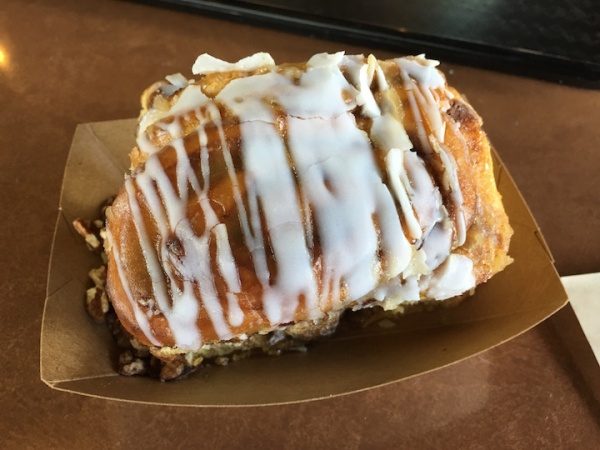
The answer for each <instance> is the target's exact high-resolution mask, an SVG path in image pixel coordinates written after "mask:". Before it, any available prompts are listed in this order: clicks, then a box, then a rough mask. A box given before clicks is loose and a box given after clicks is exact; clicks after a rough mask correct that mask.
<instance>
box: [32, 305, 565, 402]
mask: <svg viewBox="0 0 600 450" xmlns="http://www.w3.org/2000/svg"><path fill="white" fill-rule="evenodd" d="M565 307H568V305H566V304H565V305H563V306H562V307H560V308H559V309H558V310H556V311H554V312H553V313H550V315H552V314H554V313H556V312H559V311H561V310H564V308H565ZM550 315H548V316H546V317H542V318H541V319H540V320H539V321H537V322H535V323H532V324H531V325H530V326H528V327H526V328H523V329H521V330H520V331H518V332H517V333H516V334H514V335H512V336H509V337H507V338H506V339H503V340H501V341H499V342H497V343H495V344H493V345H491V346H489V347H486V348H483V349H481V350H479V351H477V352H476V353H473V354H470V355H467V356H464V357H462V358H459V359H456V360H453V361H450V362H447V363H445V364H443V365H440V366H437V367H433V368H431V369H428V370H425V371H422V372H418V373H413V374H411V375H408V376H405V377H402V378H398V379H395V380H390V381H386V382H383V383H377V384H374V385H370V386H365V387H363V388H359V389H353V390H347V391H343V392H337V393H334V394H329V395H319V396H314V397H307V398H302V399H294V400H288V401H274V402H264V403H260V402H251V403H227V404H222V403H214V404H212V403H205V404H195V403H176V402H168V401H150V400H139V399H131V398H123V397H111V396H109V395H101V394H97V393H92V392H89V391H85V390H81V388H80V389H77V388H78V384H80V383H79V382H86V381H90V380H96V381H108V380H111V379H114V378H115V377H119V376H120V375H118V374H116V373H113V374H107V375H101V376H93V377H81V378H73V379H70V380H56V381H52V382H51V381H47V380H44V379H42V381H44V383H45V384H46V385H47V386H49V387H50V388H51V389H54V390H57V391H61V392H65V393H69V394H78V395H82V396H84V397H91V398H98V399H102V400H112V401H119V402H125V403H132V404H141V405H151V406H171V407H186V408H247V407H265V406H282V405H291V404H298V403H308V402H315V401H320V400H326V399H332V398H338V397H344V396H347V395H351V394H356V393H360V392H365V391H368V390H371V389H376V388H381V387H385V386H390V385H392V384H395V383H400V382H402V381H405V380H409V379H412V378H414V377H417V376H421V375H425V374H428V373H432V372H434V371H437V370H441V369H444V368H447V367H450V366H452V365H454V364H458V363H460V362H462V361H465V360H467V359H469V358H472V357H476V356H478V355H481V354H482V353H485V352H487V351H488V350H491V349H493V348H496V347H498V346H500V345H502V344H504V343H506V342H508V341H511V340H512V339H514V338H516V337H518V336H521V335H522V334H524V333H526V332H528V331H529V330H531V329H532V328H534V327H536V326H537V325H539V324H540V323H541V322H543V321H545V320H546V319H547V318H548V317H549V316H550ZM183 382H185V380H184V381H183Z"/></svg>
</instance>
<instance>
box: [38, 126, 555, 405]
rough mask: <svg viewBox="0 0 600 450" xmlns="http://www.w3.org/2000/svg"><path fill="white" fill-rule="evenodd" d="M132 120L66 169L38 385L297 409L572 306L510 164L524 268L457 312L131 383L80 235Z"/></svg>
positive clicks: (512, 332) (106, 129)
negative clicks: (98, 300)
mask: <svg viewBox="0 0 600 450" xmlns="http://www.w3.org/2000/svg"><path fill="white" fill-rule="evenodd" d="M135 124H136V121H135V120H118V121H110V122H98V123H89V124H82V125H79V126H78V127H77V129H76V131H75V136H74V138H73V144H72V147H71V151H70V155H69V159H68V161H67V165H66V169H65V175H64V181H63V189H62V194H61V200H60V208H59V214H58V218H57V222H56V231H55V235H54V242H53V247H52V254H51V260H50V267H49V273H48V287H47V298H46V305H45V309H44V317H43V320H42V336H41V362H40V364H41V378H42V380H43V381H44V382H45V383H46V384H48V386H50V387H51V388H54V389H58V390H63V391H67V392H73V393H78V394H84V395H91V396H96V397H103V398H110V399H116V400H126V401H137V402H146V403H157V404H169V405H185V406H241V405H266V404H275V403H288V402H299V401H306V400H314V399H319V398H325V397H331V396H335V395H341V394H347V393H351V392H356V391H359V390H364V389H370V388H373V387H376V386H381V385H383V384H386V383H391V382H395V381H399V380H402V379H404V378H407V377H411V376H415V375H418V374H422V373H425V372H428V371H431V370H434V369H438V368H440V367H443V366H446V365H449V364H452V363H454V362H457V361H460V360H462V359H464V358H467V357H469V356H472V355H474V354H476V353H479V352H482V351H484V350H487V349H489V348H491V347H493V346H495V345H498V344H500V343H502V342H505V341H507V340H509V339H511V338H513V337H515V336H517V335H518V334H520V333H523V332H524V331H526V330H528V329H529V328H531V327H533V326H534V325H536V324H537V323H539V322H541V321H542V320H544V319H545V318H547V317H548V316H550V315H551V314H552V313H554V312H555V311H557V310H558V309H559V308H561V307H562V306H563V305H564V304H565V303H566V302H567V295H566V293H565V291H564V289H563V287H562V285H561V282H560V279H559V277H558V275H557V273H556V270H555V269H554V265H553V260H552V257H551V255H550V252H549V250H548V248H547V246H546V244H545V242H544V239H543V237H542V235H541V233H540V231H539V229H538V227H537V225H536V223H535V221H534V219H533V217H532V216H531V213H530V211H529V209H528V208H527V205H526V204H525V202H524V200H523V198H522V196H521V194H520V193H519V191H518V189H517V188H516V186H515V184H514V182H513V180H512V179H511V177H510V175H509V174H508V172H507V171H506V169H505V168H504V166H503V164H502V162H501V161H500V160H499V159H498V157H497V155H494V161H495V169H496V170H495V174H496V180H497V183H498V186H499V189H500V192H501V193H502V195H503V198H504V204H505V206H506V208H507V212H508V215H509V216H510V221H511V225H512V226H513V228H514V230H515V234H514V237H513V240H512V244H511V248H510V254H511V255H512V257H513V258H514V259H515V262H514V263H513V264H512V265H510V266H509V267H508V268H507V269H506V270H505V271H504V272H502V273H500V274H498V275H497V276H495V277H494V278H493V279H492V280H490V281H489V282H488V283H486V284H484V285H482V286H480V287H478V288H477V290H476V294H475V295H474V296H473V297H471V298H469V299H468V300H466V301H464V302H462V303H461V304H460V305H459V306H457V307H454V308H439V309H437V310H435V311H432V312H424V313H415V314H410V315H407V316H404V317H402V318H401V319H400V320H399V323H398V326H397V327H395V328H393V329H391V330H389V329H388V330H384V329H381V328H377V327H372V328H367V329H360V330H351V331H349V332H346V333H343V334H338V335H335V336H334V337H332V338H329V339H326V340H323V341H320V342H318V343H315V344H313V345H312V346H311V348H310V350H309V351H308V353H305V354H304V353H302V354H301V353H290V354H284V355H283V356H280V357H276V358H275V357H255V358H250V359H246V360H243V361H239V362H236V363H234V364H231V365H230V366H227V367H209V368H206V369H204V370H200V371H199V372H198V373H196V374H193V375H192V376H190V377H189V378H187V379H185V380H181V381H177V382H173V383H159V382H158V381H156V380H153V379H148V378H142V377H133V378H128V377H123V376H119V375H118V374H117V373H116V372H115V368H114V365H113V361H114V353H115V352H116V349H115V345H114V343H113V342H112V338H111V337H110V335H109V332H108V330H107V329H106V327H105V326H103V325H98V324H95V323H93V321H92V320H91V319H90V318H89V317H88V316H87V313H86V311H85V308H84V306H83V298H84V294H85V289H86V287H87V286H88V280H87V272H88V270H89V269H90V268H92V267H95V266H97V265H98V263H99V261H98V257H97V256H96V255H94V254H92V253H91V252H89V251H88V250H87V249H86V247H85V245H84V244H83V242H82V239H81V238H80V237H79V236H77V235H76V233H75V232H74V231H73V229H72V228H71V225H70V224H71V221H72V220H73V219H74V218H76V217H85V218H93V217H94V216H95V215H96V214H97V213H98V208H99V205H100V204H101V203H102V202H103V201H104V200H105V199H106V198H107V197H109V196H111V195H114V194H115V192H117V190H118V188H119V186H120V185H121V183H122V182H123V174H124V173H125V170H126V168H127V166H128V157H127V155H128V153H129V151H130V149H131V147H132V146H133V135H134V129H135Z"/></svg>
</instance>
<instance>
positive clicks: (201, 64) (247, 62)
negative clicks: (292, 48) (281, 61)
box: [192, 53, 275, 75]
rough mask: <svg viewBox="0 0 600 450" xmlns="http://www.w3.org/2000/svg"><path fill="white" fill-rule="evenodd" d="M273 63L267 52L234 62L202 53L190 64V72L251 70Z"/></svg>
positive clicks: (195, 73) (269, 65) (270, 65)
mask: <svg viewBox="0 0 600 450" xmlns="http://www.w3.org/2000/svg"><path fill="white" fill-rule="evenodd" d="M274 65H275V61H273V58H272V57H271V55H269V54H268V53H255V54H254V55H252V56H247V57H246V58H242V59H240V60H239V61H238V62H236V63H230V62H227V61H223V60H222V59H218V58H215V57H214V56H211V55H209V54H208V53H203V54H202V55H200V56H198V58H197V59H196V62H195V63H194V65H193V66H192V73H193V74H194V75H202V74H205V73H212V72H228V71H230V70H242V71H251V70H256V69H259V68H261V67H265V66H267V67H272V66H274Z"/></svg>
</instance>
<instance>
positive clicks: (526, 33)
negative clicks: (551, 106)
mask: <svg viewBox="0 0 600 450" xmlns="http://www.w3.org/2000/svg"><path fill="white" fill-rule="evenodd" d="M151 3H159V4H166V5H172V6H178V7H184V8H186V9H191V10H196V11H199V12H205V13H212V14H216V15H219V16H225V17H228V18H230V19H234V20H237V21H242V22H249V23H257V24H263V25H270V26H275V27H277V28H282V29H285V30H288V31H294V32H301V33H305V34H306V33H309V34H312V35H316V36H320V37H325V38H328V39H333V40H339V41H347V42H352V43H359V44H362V45H373V46H379V47H384V48H389V49H394V50H398V51H400V52H404V53H412V54H416V53H423V52H424V53H427V54H428V56H430V57H433V58H436V59H442V60H445V61H452V62H456V63H461V64H468V65H474V66H479V67H484V68H490V69H494V70H502V71H505V72H509V73H515V74H519V75H528V76H534V77H539V78H544V79H548V80H552V81H555V82H560V83H569V84H574V85H578V86H583V87H589V88H598V87H600V0H546V1H543V0H538V1H535V0H531V1H527V0H462V1H457V0H379V1H376V0H375V1H364V0H362V1H361V0H345V1H339V0H252V1H223V2H220V1H210V0H155V1H152V2H151Z"/></svg>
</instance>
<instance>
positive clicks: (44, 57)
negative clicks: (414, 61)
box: [0, 0, 600, 449]
mask: <svg viewBox="0 0 600 450" xmlns="http://www.w3.org/2000/svg"><path fill="white" fill-rule="evenodd" d="M340 48H343V49H346V50H347V51H349V52H368V51H373V49H367V48H359V47H352V46H348V45H343V44H339V43H332V42H327V41H323V40H318V39H313V38H310V37H303V36H298V35H292V34H286V33H284V32H278V31H273V30H269V29H262V28H257V27H253V26H247V25H241V24H237V23H230V22H226V21H221V20H216V19H211V18H207V17H202V16H199V15H192V14H186V13H182V12H175V11H168V10H164V9H158V8H155V7H150V6H144V5H139V4H132V3H120V2H114V3H113V2H106V1H105V2H83V1H79V0H73V1H47V2H43V1H23V0H2V2H1V4H0V49H1V50H2V51H3V52H4V55H5V59H4V61H2V57H1V55H0V99H1V104H0V105H1V109H0V170H1V175H0V187H1V189H0V199H1V204H2V206H3V211H4V212H3V214H2V219H1V221H0V242H1V252H0V266H1V267H2V270H1V272H0V286H1V290H0V292H1V293H2V299H1V300H0V320H2V325H1V328H0V329H1V330H2V336H3V345H2V352H1V353H0V367H1V368H2V373H3V374H4V375H3V376H2V379H1V380H0V447H4V448H6V447H8V448H29V447H38V448H39V447H52V448H100V447H103V446H104V445H105V444H106V443H108V442H110V444H111V445H110V447H114V448H135V447H145V448H153V447H161V446H166V445H171V446H173V447H177V448H180V447H181V448H183V447H206V448H211V449H216V448H231V447H234V448H235V447H240V448H248V449H250V448H283V447H285V448H294V447H297V448H310V447H314V448H316V447H327V448H335V447H340V448H341V447H343V448H347V449H356V448H397V447H411V448H440V447H445V448H452V447H462V448H467V447H486V448H489V447H513V448H524V447H526V446H530V447H533V448H537V447H553V448H558V447H560V448H566V447H588V448H592V447H596V448H598V446H599V445H600V428H599V427H598V419H599V418H600V412H599V409H598V405H597V404H596V403H594V401H593V400H592V395H591V392H590V389H589V387H588V386H587V385H586V384H585V383H584V382H583V378H582V377H581V376H580V375H579V374H578V372H577V371H576V369H575V366H574V365H573V363H572V362H571V359H570V357H569V353H568V351H567V350H566V348H565V346H564V345H563V342H562V341H561V340H560V339H559V338H558V336H557V335H556V334H555V332H554V329H553V327H552V326H551V324H550V322H548V321H546V322H545V323H543V324H541V325H540V326H538V327H536V328H535V329H533V330H531V331H529V332H527V333H525V334H524V335H522V336H520V337H518V338H516V339H514V340H513V341H511V342H509V343H507V344H505V345H502V346H500V347H499V348H496V349H493V350H490V351H488V352H486V353H484V354H482V355H480V356H477V357H473V358H470V359H468V360H467V361H464V362H462V363H459V364H456V365H454V366H451V367H448V368H445V369H442V370H439V371H437V372H434V373H431V374H428V375H424V376H420V377H417V378H414V379H411V380H408V381H403V382H399V383H395V384H392V385H390V386H387V387H383V388H379V389H374V390H371V391H368V392H363V393H359V394H354V395H349V396H345V397H342V398H336V399H330V400H325V401H318V402H310V403H306V404H300V405H289V406H278V407H266V408H242V409H189V408H174V407H156V406H141V405H134V404H127V403H120V402H113V401H105V400H99V399H92V398H85V397H81V396H77V395H72V394H66V393H61V392H57V391H53V390H50V389H49V388H48V387H47V386H45V385H44V384H42V382H41V381H40V380H39V373H38V370H39V369H38V352H39V329H40V319H41V314H42V307H43V302H44V294H45V292H44V291H45V283H46V268H47V264H48V256H49V253H50V242H51V237H52V232H53V227H54V221H55V217H56V209H57V203H58V198H59V191H60V184H61V178H62V174H63V167H64V164H65V160H66V158H67V153H68V150H69V144H70V142H71V137H72V135H73V131H74V129H75V125H76V124H77V123H81V122H90V121H100V120H109V119H117V118H128V117H133V116H135V115H136V114H137V112H138V96H139V94H140V92H141V90H142V89H143V88H144V87H145V86H147V85H149V84H150V83H151V82H153V81H155V80H158V79H160V78H161V77H162V76H164V75H165V74H168V73H173V72H177V71H188V70H189V68H190V67H191V64H192V62H193V61H194V58H195V57H196V56H197V54H199V53H202V52H209V53H212V54H214V55H217V56H219V57H221V58H224V59H231V60H236V59H238V58H240V57H242V56H245V55H247V54H249V53H253V52H256V51H260V50H265V51H269V52H271V54H272V55H273V56H274V58H275V60H277V61H281V62H283V61H299V60H304V59H306V58H307V57H308V56H310V55H311V54H313V53H316V52H321V51H334V50H338V49H340ZM377 55H379V56H380V57H388V56H391V54H390V53H389V52H384V51H377ZM445 70H446V71H447V73H448V78H449V80H450V81H451V82H452V83H453V84H454V85H455V86H456V87H458V88H459V89H461V90H463V91H464V92H465V93H466V94H467V96H468V98H469V99H470V101H471V102H472V103H473V105H474V106H475V107H476V109H477V110H478V111H479V112H480V113H481V115H482V116H483V117H484V120H485V124H486V125H485V126H486V130H487V132H488V133H489V135H490V137H491V140H492V141H493V142H494V144H495V146H496V147H497V149H498V151H499V153H500V154H501V156H502V157H503V159H504V160H505V161H506V163H507V165H508V167H509V169H510V171H511V173H512V175H513V176H514V178H515V179H516V181H517V184H518V185H519V186H520V188H521V189H522V191H523V194H524V196H525V197H526V199H527V201H528V202H529V205H530V206H531V209H532V210H533V212H534V214H535V216H536V217H537V219H538V221H539V224H540V226H541V228H542V230H543V232H544V233H545V236H546V238H547V241H548V243H549V245H550V247H551V249H552V251H553V253H554V256H555V258H556V265H557V267H558V270H559V272H560V273H561V274H563V275H564V274H573V273H582V272H590V271H598V270H600V208H599V206H600V205H599V200H598V199H599V195H600V194H599V192H600V176H599V174H600V131H599V130H600V92H598V91H588V90H580V89H575V88H571V87H566V86H561V85H558V84H549V83H545V82H541V81H536V80H531V79H525V78H520V77H515V76H509V75H502V74H497V73H493V72H488V71H483V70H476V69H472V68H465V67H459V66H452V67H450V66H446V67H445Z"/></svg>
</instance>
